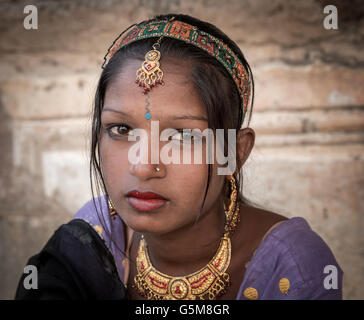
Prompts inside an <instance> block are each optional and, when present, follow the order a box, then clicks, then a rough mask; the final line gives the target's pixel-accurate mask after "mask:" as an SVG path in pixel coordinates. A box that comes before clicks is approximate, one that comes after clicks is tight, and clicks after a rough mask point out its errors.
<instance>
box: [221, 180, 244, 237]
mask: <svg viewBox="0 0 364 320" xmlns="http://www.w3.org/2000/svg"><path fill="white" fill-rule="evenodd" d="M229 181H230V204H229V208H228V210H226V206H225V203H224V209H225V214H226V224H225V232H228V233H229V235H231V234H232V233H233V232H234V230H235V228H236V226H237V225H238V223H239V222H240V215H239V203H238V201H237V195H238V191H237V190H236V180H235V177H234V175H232V176H231V178H230V180H229Z"/></svg>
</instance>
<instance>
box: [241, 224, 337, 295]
mask: <svg viewBox="0 0 364 320" xmlns="http://www.w3.org/2000/svg"><path fill="white" fill-rule="evenodd" d="M328 266H329V267H328ZM330 270H331V271H332V279H327V277H329V276H330V274H328V271H330ZM342 276H343V271H342V270H341V268H340V266H339V265H338V263H337V261H336V259H335V257H334V255H333V253H332V251H331V250H330V248H329V247H328V245H327V244H326V243H325V242H324V240H323V239H322V238H321V237H320V236H319V235H318V234H317V233H316V232H314V231H313V230H312V229H311V227H310V226H309V224H308V223H307V221H306V220H305V219H304V218H301V217H294V218H291V219H288V220H286V221H283V222H282V223H281V224H280V225H279V226H278V227H276V228H274V229H273V230H272V231H271V232H269V233H268V234H267V236H266V237H265V239H264V240H263V242H262V243H261V244H260V245H259V247H258V249H257V251H256V253H255V255H254V256H253V258H252V260H251V262H250V264H249V266H248V269H247V270H246V277H245V279H244V281H243V283H242V286H241V288H240V289H241V290H240V293H241V294H243V292H244V289H246V288H247V287H253V288H256V290H257V291H258V295H259V297H260V298H262V299H341V295H342V293H341V282H342ZM335 277H336V278H335ZM282 279H283V280H282ZM287 280H288V281H287ZM330 280H332V281H331V282H330ZM283 283H285V285H286V286H287V283H289V288H288V292H285V291H284V290H283V292H284V293H283V292H282V290H281V289H282V285H283ZM330 284H331V286H330ZM335 285H336V286H335ZM280 287H281V288H280ZM335 288H336V289H335Z"/></svg>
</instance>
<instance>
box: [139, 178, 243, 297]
mask: <svg viewBox="0 0 364 320" xmlns="http://www.w3.org/2000/svg"><path fill="white" fill-rule="evenodd" d="M230 182H231V189H232V191H231V196H230V200H231V202H232V203H230V206H229V209H228V210H227V211H226V209H225V214H226V224H225V233H224V236H223V237H222V238H221V242H220V246H219V248H218V250H217V252H216V254H215V255H214V257H213V258H212V259H211V261H210V262H209V263H208V264H207V265H206V266H205V267H203V268H201V269H200V270H198V271H196V272H194V273H192V274H190V275H187V276H169V275H167V274H164V273H162V272H160V271H158V270H157V269H156V268H154V266H153V265H152V263H151V261H150V258H149V253H148V246H147V243H146V241H145V239H144V237H143V236H142V239H141V240H140V243H139V248H138V252H137V258H136V267H137V275H136V276H135V277H134V283H135V285H134V288H136V289H137V291H138V293H139V294H140V295H142V296H143V297H145V298H146V299H148V300H195V299H200V300H204V299H209V300H213V299H216V298H217V297H218V296H220V295H222V294H224V293H225V292H226V288H227V287H228V286H229V285H230V276H229V274H228V273H227V272H226V270H227V269H228V267H229V265H230V260H231V241H230V235H231V234H232V232H233V230H234V228H235V227H236V224H237V222H238V221H239V218H238V217H239V206H238V205H237V203H236V202H237V201H236V199H237V192H236V185H235V179H234V177H232V179H231V180H230ZM232 211H235V212H232Z"/></svg>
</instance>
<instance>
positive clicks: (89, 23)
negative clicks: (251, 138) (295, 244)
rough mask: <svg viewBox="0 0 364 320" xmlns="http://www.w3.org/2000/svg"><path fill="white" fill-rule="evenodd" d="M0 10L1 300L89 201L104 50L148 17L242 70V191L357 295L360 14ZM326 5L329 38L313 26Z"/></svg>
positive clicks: (362, 140) (346, 9)
mask: <svg viewBox="0 0 364 320" xmlns="http://www.w3.org/2000/svg"><path fill="white" fill-rule="evenodd" d="M26 4H29V2H28V1H27V2H25V1H1V2H0V17H1V19H0V39H1V40H0V145H1V149H2V152H1V155H0V157H1V158H0V159H1V163H2V165H1V167H0V173H1V175H0V201H1V202H0V203H1V207H0V259H1V262H2V263H1V264H0V275H1V276H0V280H1V285H0V298H3V299H12V298H13V296H14V293H15V288H16V285H17V281H18V279H19V277H20V274H21V272H22V269H23V267H24V265H25V263H26V261H27V259H28V258H29V257H30V256H31V255H33V254H35V253H37V252H38V251H39V250H40V249H41V248H42V247H43V245H44V244H45V242H46V241H47V239H48V238H49V237H50V236H51V235H52V234H53V232H54V230H55V229H56V228H57V227H58V226H59V225H60V224H61V223H64V222H67V221H68V220H69V219H70V218H71V217H72V215H73V214H74V213H75V212H76V211H77V210H78V209H79V208H80V207H81V206H82V205H83V204H84V203H85V202H86V201H88V200H89V199H90V197H91V193H90V187H89V180H88V146H89V129H90V111H91V106H92V99H93V95H94V91H95V87H96V83H97V79H98V76H99V74H100V66H101V63H102V60H103V56H104V54H105V51H106V49H107V48H108V47H109V45H110V44H111V42H112V41H113V40H114V38H115V37H116V36H117V35H118V34H119V33H120V31H121V30H124V29H125V28H126V27H128V26H129V25H130V24H132V23H135V22H138V21H142V20H145V19H146V18H150V17H152V16H154V15H156V14H160V13H168V12H174V13H186V14H190V15H192V16H196V17H198V18H200V19H202V20H206V21H209V22H211V23H213V24H215V25H216V26H218V27H219V28H221V29H222V30H223V31H224V32H225V33H227V34H228V35H229V36H230V37H231V38H232V39H233V40H234V41H236V42H237V43H238V45H239V46H240V47H241V49H242V51H243V52H244V53H245V55H246V58H247V60H248V61H249V63H250V64H251V67H252V70H253V74H254V76H255V80H256V100H255V106H254V112H253V117H252V122H251V125H250V126H251V127H252V128H253V129H254V130H255V131H256V145H255V147H254V149H253V152H252V155H251V157H250V158H249V160H248V162H247V164H246V166H245V168H244V169H243V171H244V194H245V195H246V196H247V197H248V198H250V199H252V200H253V201H255V202H257V203H259V204H260V205H262V206H263V207H265V208H267V209H269V210H273V211H275V212H278V213H280V214H283V215H286V216H287V217H293V216H302V217H304V218H306V219H307V220H308V222H309V223H310V224H311V226H312V228H313V229H314V230H315V231H316V232H318V233H319V234H320V235H321V237H322V238H323V239H324V240H325V241H326V242H327V243H328V245H329V246H330V248H331V249H332V251H333V252H334V254H335V256H336V258H337V260H338V262H339V264H340V265H341V266H342V268H343V270H344V272H345V278H344V298H346V299H363V298H364V288H363V287H364V273H363V270H364V252H363V249H362V248H363V247H364V237H363V231H362V230H363V227H364V219H363V213H364V212H363V209H364V192H363V190H364V175H363V171H364V170H363V169H364V158H363V157H364V131H363V130H364V117H363V115H364V109H363V106H364V90H363V89H362V86H363V84H364V54H363V52H364V50H363V49H364V42H363V37H364V19H363V12H364V6H363V4H362V3H360V2H359V1H335V0H333V1H315V0H306V1H284V0H249V1H244V0H225V1H224V2H221V1H217V0H216V1H214V0H212V1H197V2H196V1H193V0H186V1H179V0H171V1H167V0H166V1H157V0H153V1H152V0H148V1H146V0H129V1H113V0H108V1H94V0H88V1H86V0H85V1H82V0H74V1H36V0H33V1H32V4H34V5H36V6H37V8H38V15H39V18H38V19H39V22H38V30H25V29H24V27H23V19H24V17H25V14H24V13H23V8H24V6H25V5H26ZM326 4H334V5H336V6H337V8H338V13H339V29H338V30H326V29H325V28H324V27H323V19H324V17H325V15H324V14H323V7H324V6H325V5H326Z"/></svg>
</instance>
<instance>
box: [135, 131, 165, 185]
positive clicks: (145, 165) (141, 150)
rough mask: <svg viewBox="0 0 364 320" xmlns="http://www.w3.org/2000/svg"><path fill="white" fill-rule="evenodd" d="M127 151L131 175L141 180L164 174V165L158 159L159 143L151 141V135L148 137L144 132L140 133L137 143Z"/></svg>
mask: <svg viewBox="0 0 364 320" xmlns="http://www.w3.org/2000/svg"><path fill="white" fill-rule="evenodd" d="M158 138H159V137H158ZM158 138H157V139H158ZM149 146H151V148H149ZM152 148H153V149H152ZM129 152H130V154H129V155H128V160H129V172H130V174H131V175H133V176H135V177H137V178H138V179H139V180H142V181H143V180H148V179H151V178H156V177H159V178H161V177H163V176H164V174H165V167H164V165H163V164H162V163H161V161H160V157H159V155H160V150H159V144H155V143H154V142H152V141H151V137H148V134H147V133H146V132H143V133H142V134H141V135H140V140H139V144H138V145H137V144H134V145H133V146H132V147H131V148H130V149H129ZM152 158H153V161H152ZM152 162H153V163H152ZM155 162H157V163H155Z"/></svg>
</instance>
